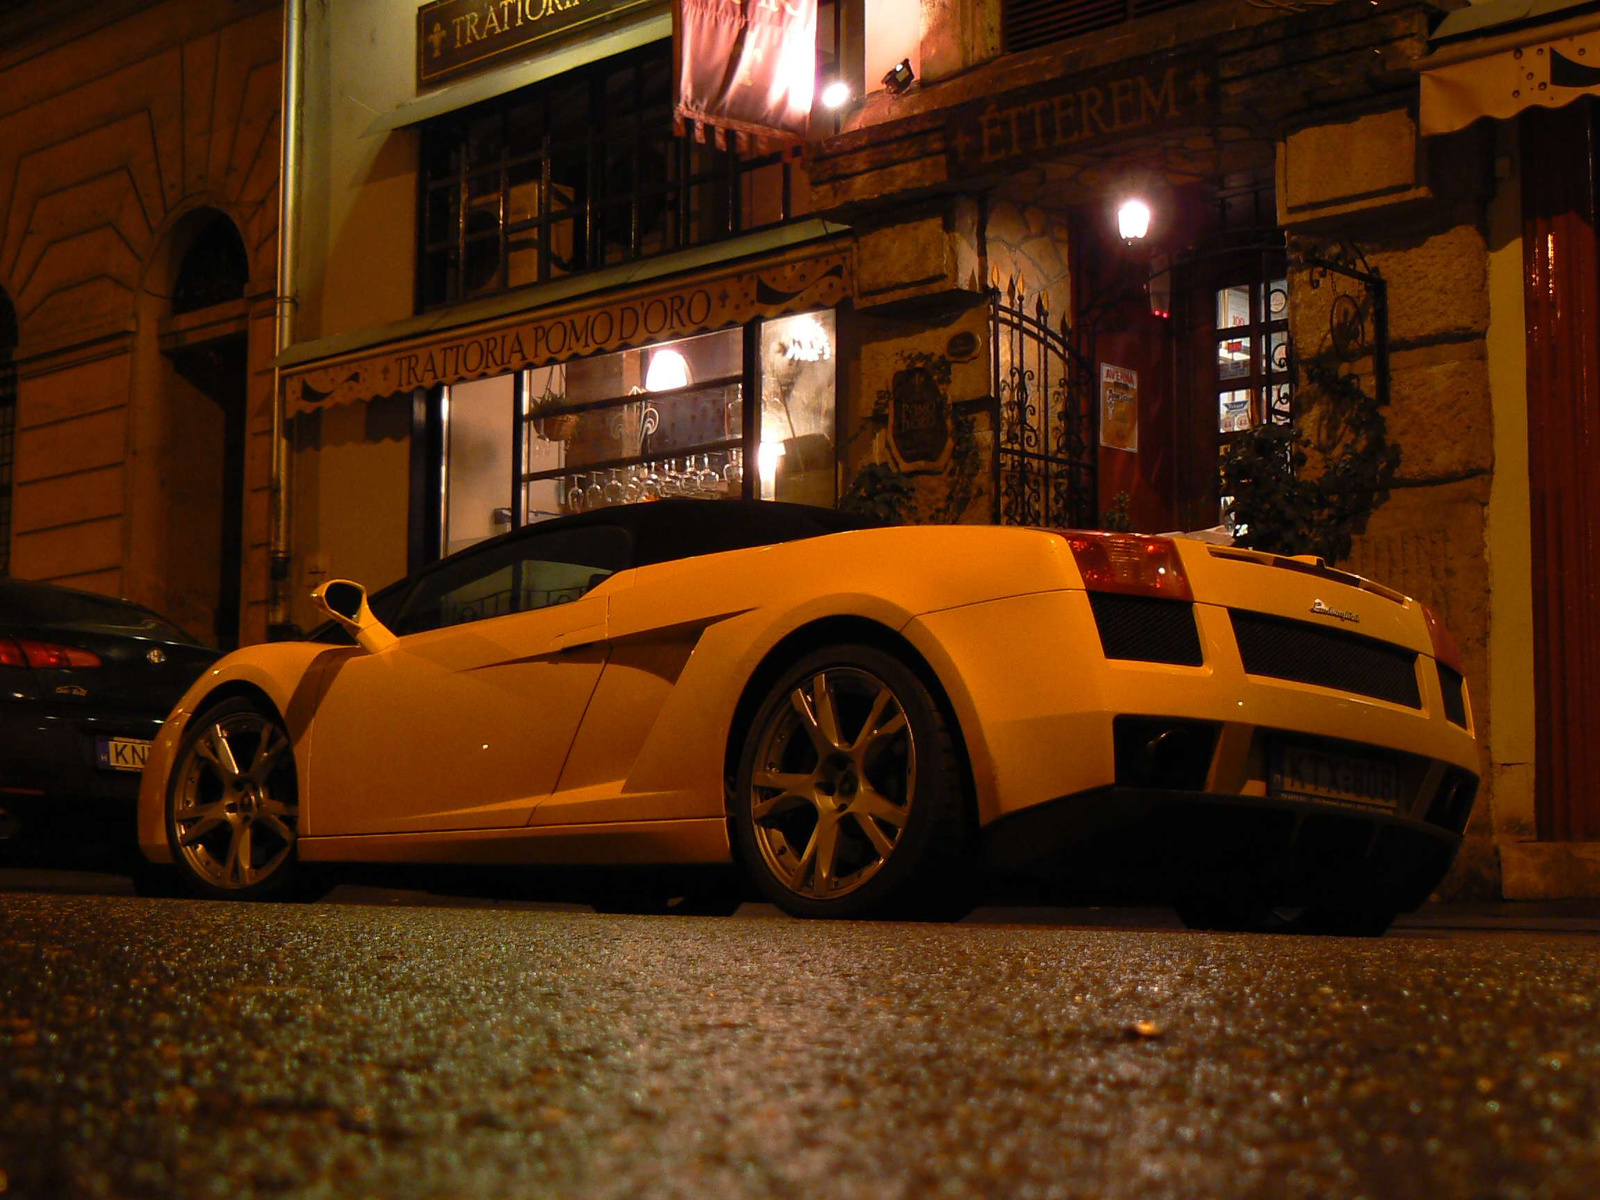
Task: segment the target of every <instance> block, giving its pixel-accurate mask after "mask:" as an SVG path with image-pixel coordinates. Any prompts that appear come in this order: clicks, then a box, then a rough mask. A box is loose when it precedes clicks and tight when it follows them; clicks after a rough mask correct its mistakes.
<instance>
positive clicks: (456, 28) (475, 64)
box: [417, 0, 650, 88]
mask: <svg viewBox="0 0 1600 1200" xmlns="http://www.w3.org/2000/svg"><path fill="white" fill-rule="evenodd" d="M649 2H650V0H434V2H433V3H432V4H424V5H423V6H422V7H421V8H419V9H418V10H417V87H418V88H423V87H427V86H428V85H430V84H434V83H438V82H439V81H440V80H442V79H445V78H448V77H449V76H452V75H458V74H463V73H466V72H468V71H472V70H477V69H481V68H483V67H486V66H489V65H490V64H492V63H493V62H495V61H496V60H497V59H501V58H504V57H506V56H508V55H515V54H519V53H521V52H523V51H525V50H526V49H527V48H528V47H529V46H531V45H533V44H534V43H535V42H541V41H544V40H545V39H546V38H551V37H554V36H556V35H557V34H562V33H569V32H571V31H572V30H575V29H577V28H579V27H580V26H584V25H587V24H589V22H591V21H598V20H600V19H601V18H604V17H613V16H616V15H617V14H618V13H622V12H625V11H627V10H628V9H631V8H639V7H640V6H642V5H644V4H647V3H649Z"/></svg>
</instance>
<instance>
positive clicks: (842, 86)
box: [822, 79, 850, 108]
mask: <svg viewBox="0 0 1600 1200" xmlns="http://www.w3.org/2000/svg"><path fill="white" fill-rule="evenodd" d="M848 103H850V85H849V84H848V83H846V82H845V81H844V80H842V79H835V80H834V81H833V82H832V83H830V84H828V86H827V87H825V88H823V89H822V107H823V108H843V107H844V106H845V105H846V104H848Z"/></svg>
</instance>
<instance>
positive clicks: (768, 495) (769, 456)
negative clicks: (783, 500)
mask: <svg viewBox="0 0 1600 1200" xmlns="http://www.w3.org/2000/svg"><path fill="white" fill-rule="evenodd" d="M788 452H789V450H788V447H786V446H785V445H784V444H783V439H782V438H778V437H763V438H762V439H761V445H760V446H759V447H758V448H757V450H756V470H757V471H758V472H759V473H760V475H761V498H762V499H763V500H771V499H773V497H774V496H776V495H777V491H778V460H779V459H780V458H782V457H783V456H784V455H785V454H787V453H788Z"/></svg>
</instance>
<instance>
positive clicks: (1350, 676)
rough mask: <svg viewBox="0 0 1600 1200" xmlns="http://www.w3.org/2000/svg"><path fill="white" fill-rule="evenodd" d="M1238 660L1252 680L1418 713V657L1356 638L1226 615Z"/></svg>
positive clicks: (1259, 616)
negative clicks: (1304, 686) (1348, 695)
mask: <svg viewBox="0 0 1600 1200" xmlns="http://www.w3.org/2000/svg"><path fill="white" fill-rule="evenodd" d="M1230 615H1231V616H1232V617H1233V634H1234V637H1236V638H1237V639H1238V641H1239V657H1240V658H1242V659H1243V660H1244V669H1245V671H1246V672H1247V673H1249V674H1251V675H1269V676H1271V677H1272V678H1274V679H1292V680H1294V681H1295V682H1296V683H1310V684H1315V685H1316V686H1318V687H1325V688H1334V689H1336V690H1338V691H1341V692H1355V693H1356V694H1357V695H1361V696H1371V697H1372V698H1373V699H1375V700H1388V701H1390V702H1391V703H1393V704H1404V705H1406V706H1408V707H1410V708H1421V707H1422V696H1421V694H1420V693H1419V692H1418V691H1417V665H1416V664H1417V655H1416V652H1415V651H1412V650H1403V649H1401V648H1400V647H1399V646H1391V645H1389V644H1388V643H1387V642H1379V641H1375V640H1374V639H1372V638H1367V637H1362V636H1361V635H1360V634H1355V633H1344V632H1342V631H1340V630H1337V629H1324V628H1322V627H1321V626H1320V625H1309V624H1307V623H1306V622H1304V621H1286V620H1284V619H1282V618H1281V617H1268V616H1263V615H1262V614H1261V613H1253V612H1243V611H1241V610H1239V609H1231V610H1230Z"/></svg>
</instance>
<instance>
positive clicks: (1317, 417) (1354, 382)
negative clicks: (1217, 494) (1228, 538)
mask: <svg viewBox="0 0 1600 1200" xmlns="http://www.w3.org/2000/svg"><path fill="white" fill-rule="evenodd" d="M1340 365H1341V362H1340V359H1339V358H1338V356H1337V355H1335V354H1333V353H1332V352H1329V353H1325V354H1320V355H1318V356H1317V357H1316V358H1314V359H1312V360H1311V361H1309V362H1307V363H1305V364H1304V368H1303V369H1304V372H1305V377H1306V382H1307V383H1308V384H1309V385H1310V386H1309V388H1308V389H1307V392H1309V396H1310V399H1311V403H1310V404H1309V405H1308V406H1307V407H1308V408H1309V409H1310V412H1309V415H1306V416H1303V417H1302V418H1301V419H1300V420H1299V422H1298V423H1297V424H1295V425H1273V424H1263V425H1260V426H1258V427H1257V428H1255V429H1253V430H1251V431H1250V432H1249V433H1246V434H1243V435H1241V436H1239V437H1237V438H1235V439H1234V442H1233V444H1232V445H1231V446H1230V448H1229V453H1228V456H1227V458H1226V459H1225V460H1224V461H1223V464H1222V490H1223V494H1224V495H1230V496H1232V497H1233V498H1234V499H1233V503H1232V504H1231V505H1230V506H1229V509H1228V513H1229V516H1230V517H1232V519H1233V521H1234V522H1235V523H1236V524H1238V525H1240V526H1243V527H1244V530H1245V532H1243V533H1242V534H1240V537H1239V541H1240V543H1241V544H1242V545H1245V546H1248V547H1250V548H1251V549H1254V550H1266V551H1270V552H1272V553H1274V554H1315V555H1317V556H1319V557H1321V558H1325V559H1327V560H1328V561H1329V562H1339V561H1341V560H1343V559H1345V558H1348V557H1349V555H1350V547H1351V544H1352V542H1353V541H1354V539H1355V536H1356V535H1357V534H1360V533H1363V532H1365V530H1366V528H1367V522H1368V520H1369V519H1370V518H1371V516H1372V514H1373V512H1374V511H1375V510H1376V509H1377V508H1378V506H1379V505H1381V504H1382V503H1383V502H1384V501H1385V500H1387V499H1388V498H1389V487H1390V485H1391V484H1392V483H1393V481H1394V475H1395V471H1396V470H1397V469H1398V468H1399V466H1400V447H1399V446H1397V445H1394V444H1393V443H1391V442H1390V441H1389V439H1388V428H1387V424H1386V422H1385V421H1384V416H1383V409H1382V407H1381V406H1380V405H1379V403H1378V401H1377V400H1376V399H1374V398H1373V397H1371V396H1369V395H1368V394H1367V393H1366V391H1365V390H1364V389H1363V388H1362V386H1361V377H1360V376H1359V375H1357V374H1354V373H1351V374H1344V373H1342V372H1341V370H1340ZM1302 394H1303V395H1304V394H1306V393H1302ZM1308 428H1309V429H1310V430H1312V434H1311V435H1308V434H1307V432H1306V429H1308ZM1308 467H1310V468H1314V469H1312V470H1308Z"/></svg>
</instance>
